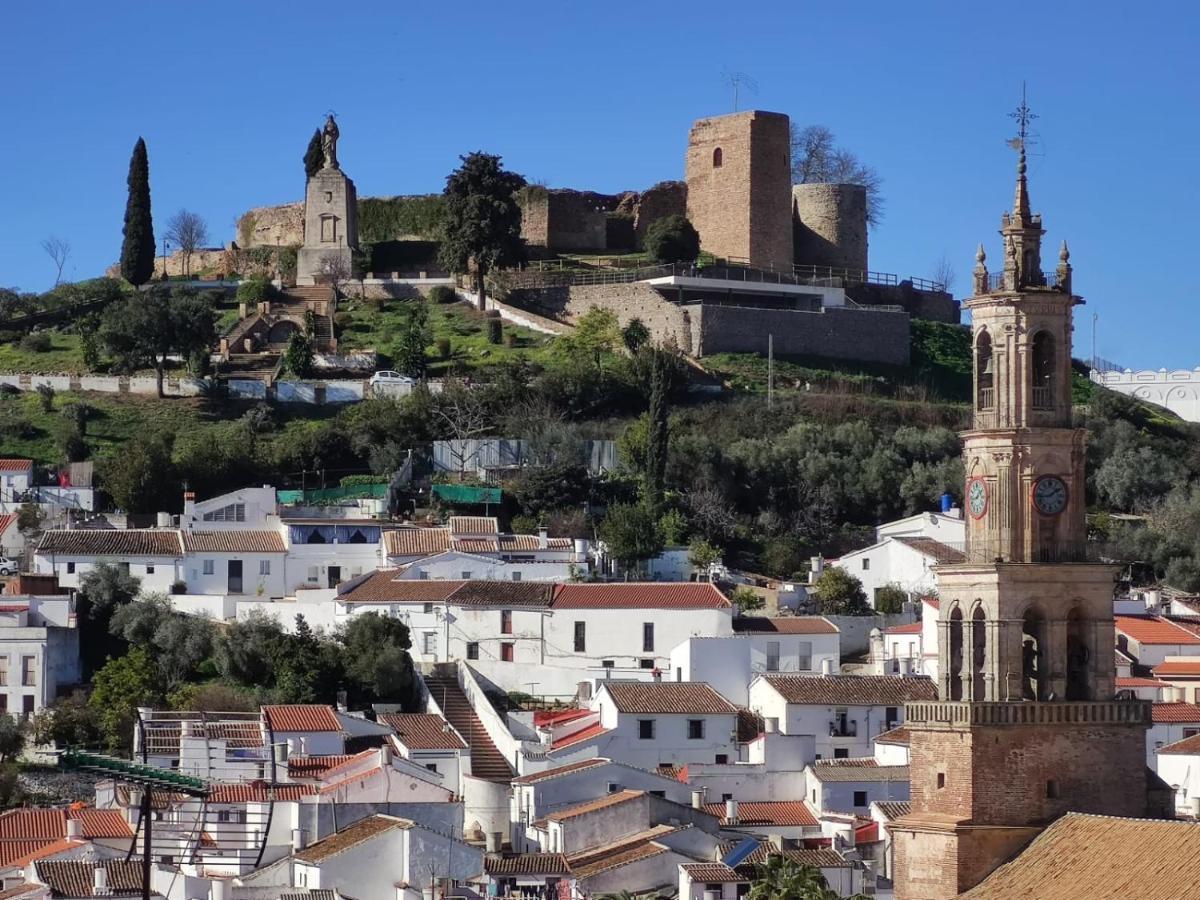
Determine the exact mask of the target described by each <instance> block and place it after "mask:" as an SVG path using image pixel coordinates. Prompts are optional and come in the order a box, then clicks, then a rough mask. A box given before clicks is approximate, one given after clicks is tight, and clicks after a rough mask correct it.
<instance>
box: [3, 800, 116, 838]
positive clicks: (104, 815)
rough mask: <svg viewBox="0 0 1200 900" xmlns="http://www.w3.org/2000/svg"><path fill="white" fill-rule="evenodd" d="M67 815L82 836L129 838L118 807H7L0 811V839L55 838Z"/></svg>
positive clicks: (63, 829) (64, 829) (62, 833)
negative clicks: (62, 808) (77, 824)
mask: <svg viewBox="0 0 1200 900" xmlns="http://www.w3.org/2000/svg"><path fill="white" fill-rule="evenodd" d="M67 819H74V820H76V821H78V822H79V826H80V832H81V835H82V837H84V838H90V839H92V838H129V837H133V831H132V830H131V829H130V827H129V823H127V822H126V821H125V817H124V816H123V815H122V814H121V811H120V810H118V809H95V808H93V807H84V808H82V809H73V810H65V811H64V810H61V809H44V808H27V809H11V810H9V811H8V812H5V813H0V841H13V840H59V839H61V838H65V837H66V836H67Z"/></svg>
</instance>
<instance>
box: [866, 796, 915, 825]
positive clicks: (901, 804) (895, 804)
mask: <svg viewBox="0 0 1200 900" xmlns="http://www.w3.org/2000/svg"><path fill="white" fill-rule="evenodd" d="M875 805H876V806H877V807H879V811H880V812H881V813H883V815H884V817H885V818H886V819H887V820H888V821H889V822H891V821H892V820H893V819H898V818H900V817H901V816H907V815H908V814H909V813H910V812H911V811H912V803H911V802H909V801H908V800H877V801H875Z"/></svg>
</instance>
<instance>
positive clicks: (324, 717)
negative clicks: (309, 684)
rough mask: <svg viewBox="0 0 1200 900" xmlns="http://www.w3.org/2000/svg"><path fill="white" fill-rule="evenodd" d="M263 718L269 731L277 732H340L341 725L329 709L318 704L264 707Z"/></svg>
mask: <svg viewBox="0 0 1200 900" xmlns="http://www.w3.org/2000/svg"><path fill="white" fill-rule="evenodd" d="M263 718H265V719H266V720H267V724H268V725H269V726H270V728H271V730H272V731H273V732H275V733H276V734H278V733H279V732H300V731H312V732H317V731H320V732H328V731H341V730H342V723H341V722H340V721H338V717H337V715H336V714H334V711H333V709H332V708H331V707H328V706H321V705H320V704H315V703H314V704H302V703H294V704H289V705H286V706H264V707H263Z"/></svg>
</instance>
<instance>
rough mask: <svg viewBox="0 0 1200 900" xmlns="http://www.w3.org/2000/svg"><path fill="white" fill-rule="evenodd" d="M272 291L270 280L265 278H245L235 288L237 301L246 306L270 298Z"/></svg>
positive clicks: (255, 304) (254, 304)
mask: <svg viewBox="0 0 1200 900" xmlns="http://www.w3.org/2000/svg"><path fill="white" fill-rule="evenodd" d="M272 293H273V288H272V286H271V282H269V281H268V280H267V279H266V278H261V277H257V278H247V279H246V280H245V281H243V282H242V283H241V284H239V285H238V289H237V302H238V303H245V304H246V305H248V306H257V305H258V304H259V303H262V302H263V301H264V300H270V299H271V295H272Z"/></svg>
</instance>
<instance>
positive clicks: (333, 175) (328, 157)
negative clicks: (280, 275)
mask: <svg viewBox="0 0 1200 900" xmlns="http://www.w3.org/2000/svg"><path fill="white" fill-rule="evenodd" d="M340 135H341V132H340V131H339V130H338V126H337V122H335V121H334V119H333V116H332V115H330V116H329V118H328V119H327V120H326V122H325V130H324V131H323V132H322V135H321V142H322V148H323V150H324V154H325V161H324V164H323V165H322V166H321V168H320V169H319V170H318V171H317V173H316V174H315V175H313V176H312V177H311V178H310V179H308V185H307V186H306V188H305V191H304V244H303V246H302V247H301V248H300V252H299V254H298V258H297V260H296V281H297V283H298V284H315V283H317V282H319V281H322V280H325V281H327V280H329V276H328V269H329V266H330V265H332V264H333V261H334V260H337V264H338V265H339V266H340V267H341V268H342V269H344V272H345V274H344V275H343V279H345V278H348V277H349V274H350V262H351V256H352V253H351V251H353V250H355V249H357V248H358V194H357V192H356V191H355V189H354V182H353V181H351V180H350V179H349V178H348V177H347V176H346V173H345V172H343V171H342V168H341V166H340V165H339V164H338V158H337V142H338V138H339V137H340Z"/></svg>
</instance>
